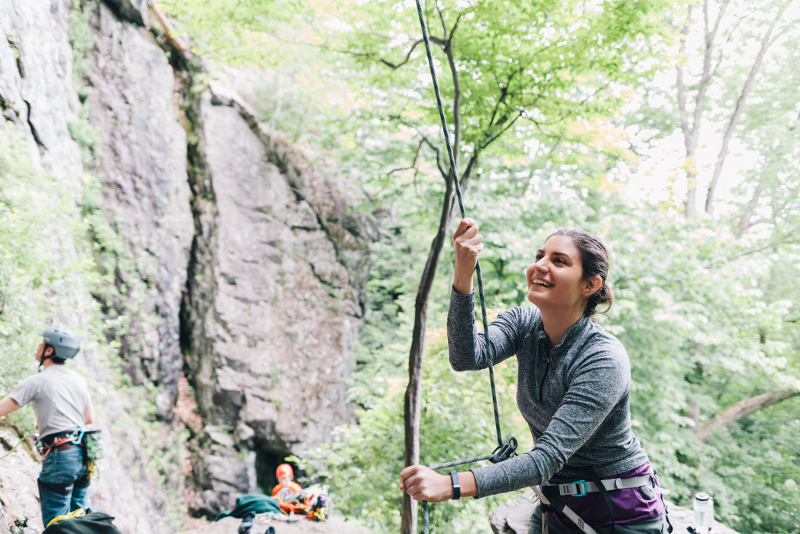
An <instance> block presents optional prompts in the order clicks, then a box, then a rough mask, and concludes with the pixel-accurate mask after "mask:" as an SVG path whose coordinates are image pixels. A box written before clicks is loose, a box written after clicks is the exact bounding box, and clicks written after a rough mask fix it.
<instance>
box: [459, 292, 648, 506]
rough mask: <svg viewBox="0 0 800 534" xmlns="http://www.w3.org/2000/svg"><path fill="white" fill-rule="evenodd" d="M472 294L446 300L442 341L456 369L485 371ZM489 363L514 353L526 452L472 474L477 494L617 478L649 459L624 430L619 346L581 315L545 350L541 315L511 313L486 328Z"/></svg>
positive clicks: (626, 408)
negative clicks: (528, 438) (529, 438)
mask: <svg viewBox="0 0 800 534" xmlns="http://www.w3.org/2000/svg"><path fill="white" fill-rule="evenodd" d="M474 306H475V300H474V293H472V294H469V295H461V294H459V293H457V292H456V291H455V290H454V291H453V292H452V294H451V298H450V312H449V315H448V317H447V337H448V340H449V345H450V365H452V367H453V369H455V370H456V371H468V370H477V369H484V368H486V367H487V366H488V359H487V354H486V338H485V336H484V334H483V332H481V333H480V334H479V333H478V332H477V330H476V328H475V313H474V309H475V308H474ZM489 337H490V339H491V342H492V347H493V349H494V350H493V353H494V361H495V364H497V363H499V362H502V361H503V360H505V359H507V358H509V357H511V356H513V355H515V354H516V355H517V361H518V362H519V376H518V378H517V406H518V407H519V410H520V412H522V416H523V417H524V418H525V421H527V423H528V426H529V427H530V429H531V434H532V435H533V439H534V442H535V446H534V448H533V450H531V451H528V452H526V453H524V454H521V455H520V456H517V457H515V458H511V459H509V460H506V461H504V462H501V463H499V464H494V465H490V466H487V467H480V468H475V469H472V472H473V473H474V474H475V480H476V481H477V483H478V496H479V497H486V496H489V495H495V494H497V493H504V492H508V491H514V490H517V489H520V488H524V487H527V486H533V485H538V484H541V483H542V482H545V481H547V480H549V479H550V478H557V479H571V480H579V479H584V478H587V479H588V478H590V471H591V470H594V473H595V474H596V476H599V477H606V476H611V475H616V474H621V473H624V472H625V471H629V470H631V469H634V468H636V467H639V466H640V465H642V464H644V463H645V462H647V461H648V458H647V454H646V453H645V452H644V450H643V449H642V447H641V446H640V445H639V442H638V441H637V440H636V437H634V435H633V432H632V431H631V417H630V392H631V366H630V360H629V359H628V353H627V352H626V351H625V347H623V346H622V343H620V342H619V340H617V338H615V337H614V336H612V335H611V334H609V333H608V332H606V331H605V330H604V329H603V328H602V327H601V326H600V325H599V324H597V323H595V322H593V321H591V320H590V319H588V318H586V317H583V318H581V319H580V320H579V321H578V322H577V323H575V324H574V325H573V326H571V327H570V329H569V330H567V332H566V334H564V337H563V339H562V340H561V343H559V344H558V345H556V346H555V347H552V348H551V349H550V350H549V351H548V350H547V345H548V342H547V334H545V332H544V328H543V326H542V316H541V314H540V313H539V310H538V309H537V308H534V307H521V308H513V309H511V310H508V311H506V312H503V313H501V314H500V315H499V316H498V317H497V320H495V321H494V322H493V323H492V324H491V325H489ZM548 352H549V354H548Z"/></svg>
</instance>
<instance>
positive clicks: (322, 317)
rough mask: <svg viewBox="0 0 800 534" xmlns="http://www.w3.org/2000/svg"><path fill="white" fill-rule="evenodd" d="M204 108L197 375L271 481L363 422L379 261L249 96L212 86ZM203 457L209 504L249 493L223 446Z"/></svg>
mask: <svg viewBox="0 0 800 534" xmlns="http://www.w3.org/2000/svg"><path fill="white" fill-rule="evenodd" d="M193 113H194V115H193V117H192V119H193V121H192V122H193V123H194V124H195V132H196V133H197V135H198V145H197V148H196V161H195V162H194V165H193V168H194V169H195V170H196V174H195V175H194V176H193V179H192V185H193V191H194V197H195V204H194V206H195V220H196V229H197V232H196V235H195V242H194V246H193V252H194V257H193V262H192V269H191V271H190V273H189V285H188V288H189V291H188V298H187V302H188V306H187V321H186V322H187V341H188V344H189V350H188V352H187V353H188V354H189V355H190V357H189V360H188V362H189V369H190V371H191V374H192V377H193V383H194V385H195V388H196V393H197V402H198V406H199V408H200V413H201V414H203V416H204V419H205V420H206V422H208V423H210V424H212V425H216V426H217V428H219V429H224V430H227V431H228V432H229V433H230V434H231V435H232V436H233V443H230V444H226V443H223V440H220V439H219V438H216V439H213V440H210V441H213V442H215V443H216V445H217V446H224V445H228V446H229V447H230V445H234V444H235V445H236V446H238V447H239V448H240V449H246V450H252V451H256V452H257V456H256V458H252V457H251V458H250V459H249V460H248V461H250V462H253V461H256V460H257V462H256V463H257V464H258V465H257V471H259V473H258V474H257V475H258V476H257V478H259V479H260V480H259V482H261V484H262V485H263V486H267V485H268V482H269V480H270V477H274V475H273V474H272V473H274V470H275V467H276V466H277V464H279V463H281V462H282V460H283V458H284V457H285V456H287V455H288V454H292V453H294V454H302V453H303V451H304V448H305V447H307V446H309V445H315V444H318V443H320V442H322V441H324V440H325V439H327V436H328V435H329V434H330V431H331V430H332V428H333V427H334V426H335V425H337V424H340V423H341V422H342V421H347V420H350V418H351V414H350V411H349V408H348V406H347V402H346V400H345V393H346V386H345V384H344V382H343V381H342V377H343V376H347V375H348V373H349V369H350V367H351V365H352V362H351V359H350V357H349V355H348V346H349V344H350V343H351V341H352V340H353V339H354V337H355V335H356V333H357V328H358V325H359V317H360V316H361V314H362V305H363V302H362V298H363V295H362V293H363V286H364V277H365V272H364V271H365V268H364V266H365V264H364V260H365V257H366V256H365V254H364V250H363V245H361V244H360V243H361V242H360V241H359V240H358V239H357V238H356V237H355V235H354V234H353V232H351V231H350V230H347V229H345V227H344V225H345V224H347V223H348V221H349V222H350V223H352V224H351V228H355V229H356V231H358V224H357V222H356V221H350V220H349V219H348V216H347V214H346V206H345V205H344V204H343V203H342V199H341V195H340V194H339V193H338V192H337V191H336V188H335V187H333V184H332V183H331V182H330V181H329V180H327V179H326V178H324V177H322V176H318V175H315V174H314V173H313V171H311V170H310V169H309V168H308V167H306V169H305V170H304V169H302V168H301V167H300V164H299V163H298V162H301V161H302V160H301V158H300V157H299V156H297V155H290V153H289V152H288V150H287V148H286V147H285V146H284V145H283V144H282V143H281V142H280V141H279V140H276V139H273V138H272V136H271V135H270V132H269V131H267V130H266V129H265V128H264V126H263V125H260V124H258V123H257V121H255V120H254V114H253V112H252V111H250V110H249V109H248V107H247V105H246V104H244V103H243V102H242V101H241V100H239V99H238V98H236V97H235V95H230V94H228V93H227V92H226V91H225V90H224V88H222V87H219V86H216V85H215V84H212V86H211V88H210V89H209V90H208V91H207V92H206V93H204V94H203V95H202V96H201V98H200V99H199V102H196V103H195V105H194V107H193ZM345 265H348V266H349V267H350V269H349V270H348V268H346V267H345ZM206 451H207V452H206ZM200 461H201V462H202V463H203V466H202V468H201V469H200V471H201V472H205V473H207V474H208V476H207V477H205V478H204V480H203V484H202V486H203V494H202V497H201V498H200V499H199V500H198V502H197V503H196V506H197V507H198V509H200V510H207V511H209V512H211V511H215V510H216V508H215V506H219V505H220V504H222V505H223V506H224V501H221V500H220V497H219V496H220V495H223V494H226V495H233V494H234V493H236V492H242V491H246V489H247V486H246V485H245V484H247V483H248V482H247V480H248V479H247V477H246V476H238V477H232V476H231V473H232V472H234V471H235V469H234V470H233V471H232V470H231V469H229V468H228V466H227V465H226V463H225V462H222V461H221V460H220V459H219V458H218V455H217V453H214V452H212V451H211V450H210V449H204V453H203V454H201V456H200ZM254 468H256V466H255V465H251V468H250V469H251V470H252V469H254ZM239 472H240V473H245V472H246V469H243V468H242V467H239Z"/></svg>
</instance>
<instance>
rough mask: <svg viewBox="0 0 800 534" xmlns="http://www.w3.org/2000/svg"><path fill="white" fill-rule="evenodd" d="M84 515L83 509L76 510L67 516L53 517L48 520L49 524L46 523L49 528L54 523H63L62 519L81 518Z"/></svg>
mask: <svg viewBox="0 0 800 534" xmlns="http://www.w3.org/2000/svg"><path fill="white" fill-rule="evenodd" d="M85 515H86V511H85V510H84V509H83V508H78V509H77V510H75V511H74V512H70V513H68V514H67V515H60V516H57V517H54V518H53V519H51V520H50V522H49V523H47V526H48V527H49V526H50V525H52V524H53V523H55V522H56V521H63V520H64V519H73V518H75V517H83V516H85ZM45 528H47V527H45Z"/></svg>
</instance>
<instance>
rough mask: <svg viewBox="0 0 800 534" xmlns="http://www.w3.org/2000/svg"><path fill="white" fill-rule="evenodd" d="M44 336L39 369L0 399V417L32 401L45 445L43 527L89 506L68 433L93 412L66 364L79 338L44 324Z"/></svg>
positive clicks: (81, 382)
mask: <svg viewBox="0 0 800 534" xmlns="http://www.w3.org/2000/svg"><path fill="white" fill-rule="evenodd" d="M42 337H43V338H44V339H43V341H42V342H41V344H40V345H39V347H38V349H37V350H36V356H35V358H36V361H38V362H39V366H40V368H43V369H42V371H41V372H40V373H38V374H35V375H33V376H30V377H28V378H26V379H25V380H23V381H22V382H20V383H19V384H18V385H17V387H15V388H14V390H13V391H12V392H11V393H10V394H9V395H8V396H7V397H6V398H4V399H3V400H0V417H3V416H5V415H7V414H9V413H11V412H13V411H16V410H18V409H19V408H21V407H22V406H25V405H26V404H28V403H31V404H32V405H33V410H34V412H35V413H36V420H37V425H38V429H39V436H40V437H39V441H40V442H41V443H42V444H43V446H44V447H45V456H44V460H43V462H42V472H41V474H40V475H39V479H38V483H39V501H40V504H41V507H42V521H43V524H44V525H45V526H47V524H48V523H49V522H50V521H51V520H52V519H53V518H55V517H57V516H60V515H64V514H67V513H69V512H72V511H75V510H77V509H79V508H84V509H86V508H87V507H88V502H87V499H86V494H87V493H88V490H89V471H88V466H87V465H86V464H85V462H84V455H83V447H82V446H81V445H79V444H76V443H73V442H72V441H69V437H68V436H70V435H72V434H73V433H75V431H77V430H79V429H82V428H84V427H85V426H87V425H90V424H92V422H93V421H94V412H93V409H92V399H91V397H90V396H89V389H88V388H87V386H86V380H85V379H84V378H83V377H82V376H80V375H79V374H77V373H75V372H74V371H71V370H69V369H67V368H66V367H65V366H64V363H65V362H66V360H68V359H71V358H74V357H75V355H76V354H78V351H79V350H80V337H78V336H77V334H75V333H74V332H73V331H72V330H70V329H68V328H65V327H51V328H48V329H47V330H45V331H44V332H42ZM62 442H63V443H62Z"/></svg>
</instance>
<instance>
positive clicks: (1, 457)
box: [0, 434, 36, 460]
mask: <svg viewBox="0 0 800 534" xmlns="http://www.w3.org/2000/svg"><path fill="white" fill-rule="evenodd" d="M35 435H36V434H31V435H30V436H25V437H24V438H22V439H21V440H19V441H18V442H17V444H16V445H14V446H13V447H11V450H10V451H8V452H7V453H5V454H4V455H3V456H0V460H4V459H5V458H6V457H7V456H9V455H10V454H11V453H12V452H14V450H15V449H16V448H17V447H19V446H20V445H21V444H22V442H23V441H25V440H26V439H28V438H32V437H33V436H35Z"/></svg>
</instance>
